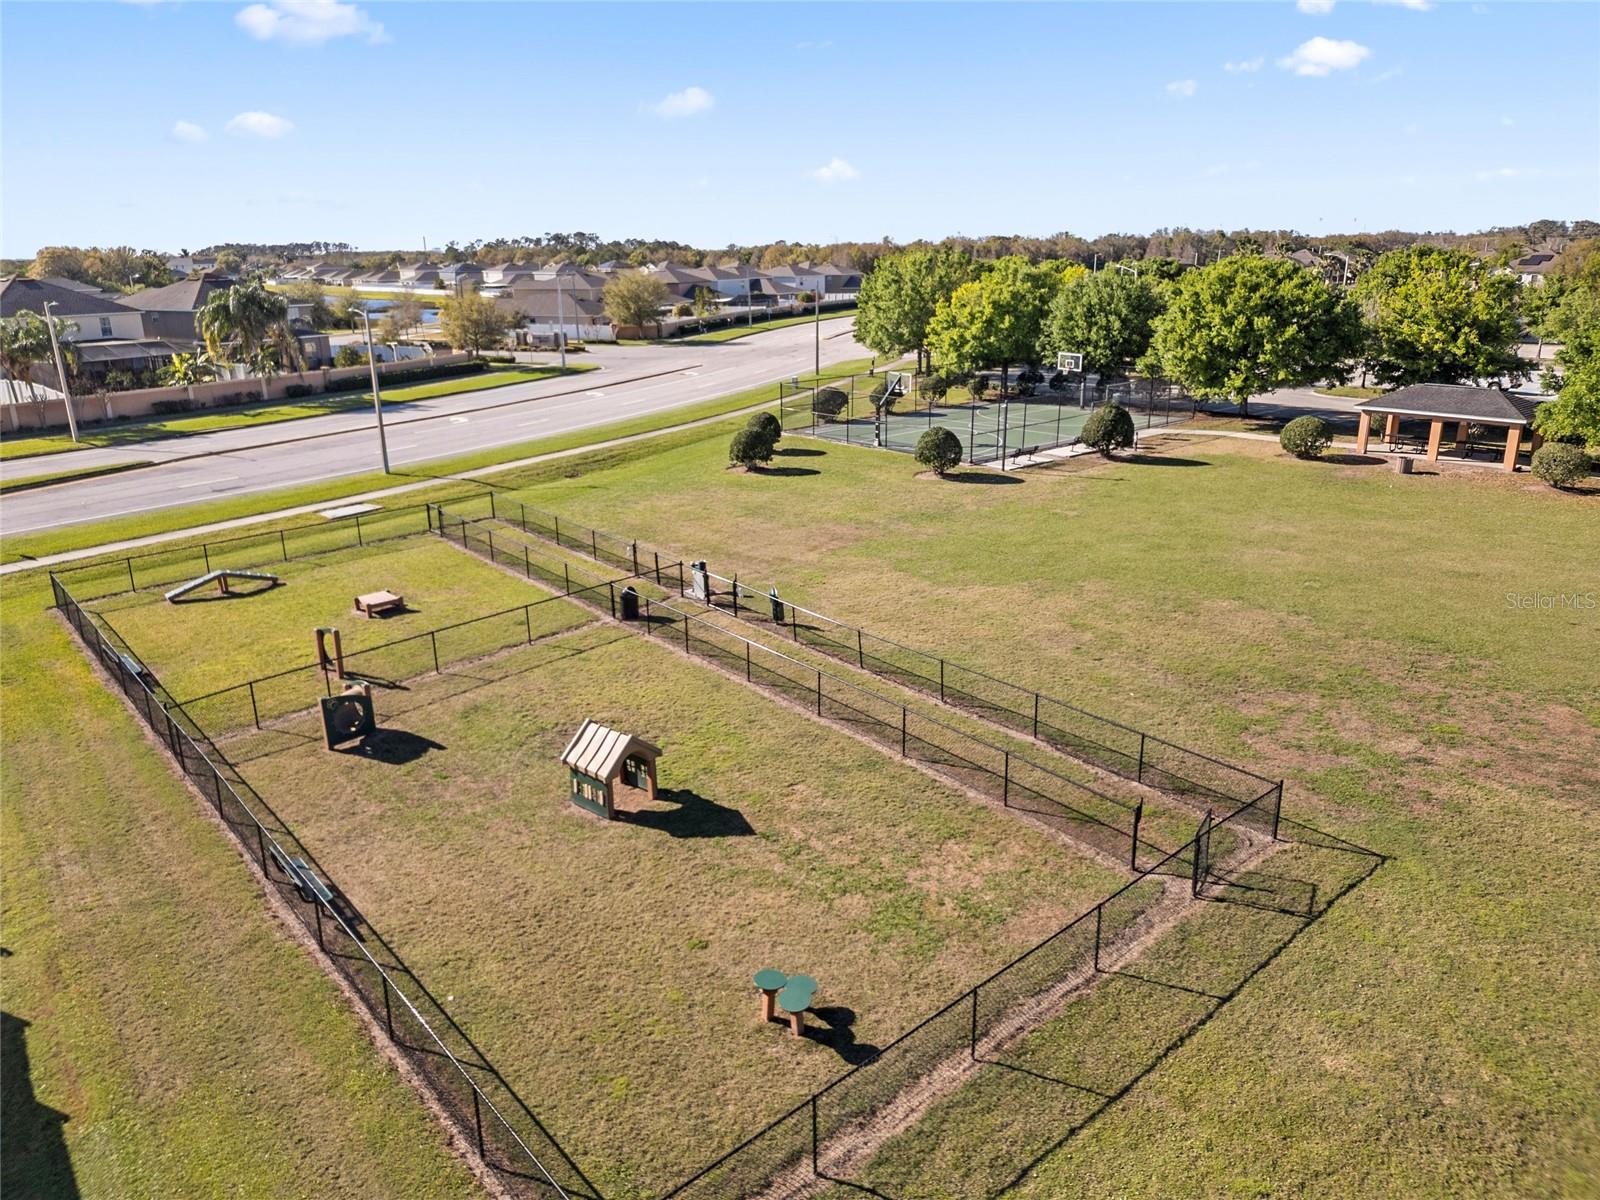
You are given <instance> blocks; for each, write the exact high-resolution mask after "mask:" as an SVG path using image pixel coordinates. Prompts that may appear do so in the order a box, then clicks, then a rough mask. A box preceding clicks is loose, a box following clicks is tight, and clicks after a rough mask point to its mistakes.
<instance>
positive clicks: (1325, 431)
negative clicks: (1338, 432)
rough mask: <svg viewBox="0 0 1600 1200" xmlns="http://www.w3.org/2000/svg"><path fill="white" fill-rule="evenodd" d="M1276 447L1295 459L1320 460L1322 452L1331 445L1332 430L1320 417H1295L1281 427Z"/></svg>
mask: <svg viewBox="0 0 1600 1200" xmlns="http://www.w3.org/2000/svg"><path fill="white" fill-rule="evenodd" d="M1278 445H1280V446H1282V447H1283V448H1284V449H1285V450H1287V451H1288V452H1289V453H1290V454H1292V455H1294V456H1295V457H1296V458H1321V457H1322V452H1323V451H1324V450H1326V449H1327V448H1328V447H1329V446H1331V445H1333V430H1332V429H1330V428H1329V427H1328V423H1327V422H1326V421H1324V420H1323V419H1322V418H1321V417H1313V416H1309V415H1307V416H1304V417H1296V418H1295V419H1294V420H1292V421H1290V422H1289V423H1288V424H1287V425H1285V426H1284V427H1283V432H1282V433H1280V434H1279V435H1278Z"/></svg>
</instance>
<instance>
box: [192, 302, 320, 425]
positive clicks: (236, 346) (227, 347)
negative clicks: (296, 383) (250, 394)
mask: <svg viewBox="0 0 1600 1200" xmlns="http://www.w3.org/2000/svg"><path fill="white" fill-rule="evenodd" d="M196 324H197V325H198V326H199V329H200V336H201V337H202V338H204V339H205V343H206V350H207V351H208V352H209V353H210V354H211V357H212V359H213V360H215V361H217V362H230V363H240V364H243V365H244V366H245V367H246V368H247V369H250V368H253V367H256V366H260V365H263V364H264V363H265V361H266V360H265V359H263V357H262V354H263V351H266V350H269V349H270V350H271V351H273V352H274V355H275V357H274V358H273V360H272V362H273V363H274V364H275V365H274V369H276V366H278V365H282V364H286V363H292V364H294V365H295V366H296V367H299V368H302V369H303V368H304V366H305V355H304V354H303V353H302V352H301V350H300V339H299V338H297V337H295V335H294V331H293V330H292V329H290V328H289V302H288V301H287V300H285V299H284V298H283V297H282V296H280V295H278V294H277V293H276V292H269V291H267V289H266V287H265V286H264V285H263V284H262V282H261V281H260V280H259V279H252V280H250V281H249V282H248V283H236V284H234V285H233V286H232V287H230V288H224V289H222V290H221V291H217V292H212V293H211V297H210V298H209V299H208V300H207V301H206V302H205V303H204V304H203V305H201V307H200V312H199V315H198V317H197V320H196ZM258 373H259V372H258ZM269 374H270V372H269ZM261 398H262V399H263V400H265V399H266V398H267V375H265V374H264V375H262V379H261Z"/></svg>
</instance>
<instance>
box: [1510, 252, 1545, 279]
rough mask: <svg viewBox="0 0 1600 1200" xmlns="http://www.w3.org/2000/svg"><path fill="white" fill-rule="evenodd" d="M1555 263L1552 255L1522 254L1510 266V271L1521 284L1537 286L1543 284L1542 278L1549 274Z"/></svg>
mask: <svg viewBox="0 0 1600 1200" xmlns="http://www.w3.org/2000/svg"><path fill="white" fill-rule="evenodd" d="M1555 263H1556V256H1555V255H1554V254H1543V253H1538V254H1524V255H1523V256H1522V257H1521V258H1519V259H1517V261H1516V262H1514V263H1512V264H1511V268H1510V269H1511V271H1512V272H1513V273H1514V274H1515V275H1516V277H1517V279H1518V280H1519V281H1521V282H1522V283H1524V284H1527V285H1529V286H1537V285H1540V284H1543V283H1544V277H1545V276H1546V275H1547V274H1549V273H1550V270H1551V268H1553V267H1554V266H1555Z"/></svg>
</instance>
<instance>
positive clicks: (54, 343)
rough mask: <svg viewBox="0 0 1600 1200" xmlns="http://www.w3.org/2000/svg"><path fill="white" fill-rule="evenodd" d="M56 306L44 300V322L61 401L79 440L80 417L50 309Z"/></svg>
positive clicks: (73, 432) (54, 320) (71, 431)
mask: <svg viewBox="0 0 1600 1200" xmlns="http://www.w3.org/2000/svg"><path fill="white" fill-rule="evenodd" d="M55 306H56V301H54V300H46V301H45V302H44V323H45V327H46V328H48V329H49V330H50V352H51V353H52V354H54V355H55V359H56V379H57V380H58V381H59V382H60V384H61V403H62V404H63V405H64V406H65V407H66V410H67V429H68V431H69V432H70V433H71V434H72V440H73V441H74V442H76V441H77V440H78V418H77V415H76V414H75V413H74V412H73V411H72V389H71V388H69V387H68V386H67V367H66V364H65V363H64V362H63V361H62V358H61V342H60V339H58V338H57V337H56V319H55V318H54V317H52V316H51V315H50V310H51V309H52V308H54V307H55Z"/></svg>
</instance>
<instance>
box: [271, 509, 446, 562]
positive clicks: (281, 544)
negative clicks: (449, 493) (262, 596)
mask: <svg viewBox="0 0 1600 1200" xmlns="http://www.w3.org/2000/svg"><path fill="white" fill-rule="evenodd" d="M428 512H429V513H430V514H432V512H433V510H432V509H431V508H430V509H429V510H428ZM428 528H430V529H431V528H433V526H431V525H430V526H429V527H428ZM278 549H279V550H280V551H282V552H283V561H284V562H288V561H289V540H288V538H286V537H284V535H283V530H281V529H280V530H278Z"/></svg>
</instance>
